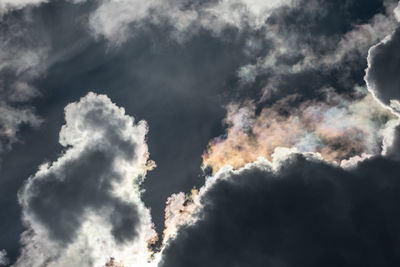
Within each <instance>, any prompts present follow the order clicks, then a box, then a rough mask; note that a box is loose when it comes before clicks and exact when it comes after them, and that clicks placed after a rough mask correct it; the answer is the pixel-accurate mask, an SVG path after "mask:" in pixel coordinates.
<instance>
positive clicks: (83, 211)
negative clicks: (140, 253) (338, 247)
mask: <svg viewBox="0 0 400 267" xmlns="http://www.w3.org/2000/svg"><path fill="white" fill-rule="evenodd" d="M65 112H66V115H65V116H66V124H65V125H64V126H63V127H62V129H61V132H60V143H61V144H62V145H63V146H65V147H66V151H65V152H64V153H63V154H62V155H61V156H60V157H59V159H58V160H57V161H55V162H53V163H51V164H47V165H43V166H41V167H40V168H39V171H38V172H37V173H36V174H35V175H34V176H32V177H30V178H29V179H28V181H27V182H26V184H25V185H24V187H23V188H22V190H21V191H20V193H19V199H20V203H21V205H22V207H23V214H24V216H23V219H24V221H25V224H26V226H27V227H28V229H29V231H28V232H27V234H26V236H24V237H23V238H22V239H23V243H24V245H25V247H24V249H23V251H22V255H21V257H20V258H19V260H18V261H17V266H24V265H25V266H26V264H29V265H30V266H41V265H42V264H44V263H45V262H47V263H46V266H47V265H49V266H53V265H54V266H57V264H61V262H62V259H63V258H64V261H65V258H67V259H68V258H69V257H77V258H78V259H79V260H78V261H80V262H81V264H85V262H86V261H91V262H93V264H94V263H95V262H96V261H97V262H99V261H100V262H101V260H103V261H104V258H100V259H99V258H96V253H95V252H96V242H99V243H100V245H99V246H107V242H110V241H109V240H107V235H106V234H104V233H102V232H101V231H99V230H97V233H96V236H92V233H90V232H87V231H89V230H90V228H89V230H88V229H86V228H82V227H84V226H83V225H84V224H85V222H87V221H88V220H89V221H91V220H92V221H93V220H94V221H95V220H96V219H93V218H92V217H93V214H94V215H96V216H99V217H100V220H99V221H98V222H97V223H95V225H96V226H93V227H100V229H101V224H102V223H103V224H105V225H106V226H107V225H109V226H110V230H109V231H110V233H111V235H112V237H113V238H114V241H111V242H115V244H114V246H116V248H119V249H121V247H119V246H123V245H125V244H126V243H127V242H128V241H129V242H130V243H134V240H136V239H137V238H138V237H139V236H143V234H145V233H146V231H149V229H150V230H151V228H149V229H145V228H143V225H146V224H148V223H149V219H148V214H147V211H146V210H145V209H144V208H143V205H142V204H141V202H140V200H139V199H138V196H135V194H137V193H135V191H136V190H137V189H135V188H134V184H138V183H140V181H141V180H140V179H141V176H142V175H144V174H145V173H146V170H147V169H148V167H147V158H148V152H147V146H146V144H145V141H144V136H145V134H146V133H147V125H146V123H145V122H144V121H140V122H138V124H134V121H133V119H132V118H131V117H129V116H127V115H125V111H124V110H123V109H120V108H118V107H116V106H115V105H114V104H113V103H112V102H111V101H110V100H109V99H108V98H107V97H106V96H104V95H96V94H94V93H89V94H88V95H87V96H86V97H85V98H82V99H81V100H80V102H78V103H73V104H70V105H68V106H67V107H66V108H65ZM117 185H118V186H120V187H122V189H120V188H116V186H117ZM121 190H122V191H121ZM127 192H128V193H127ZM86 227H87V226H86ZM89 227H91V226H89ZM107 229H108V228H107V227H106V228H105V230H103V231H105V233H107V231H108V230H107ZM139 229H140V231H143V232H142V233H139V232H138V231H139ZM85 231H86V232H85ZM47 234H48V235H47ZM81 236H84V238H87V239H88V240H91V241H90V242H89V243H88V244H83V245H82V244H79V239H80V238H81ZM96 240H99V241H96ZM93 242H94V243H93ZM48 244H54V246H55V247H56V248H57V247H58V246H60V247H59V248H57V249H55V251H54V250H53V251H52V250H50V251H47V252H45V251H46V246H48ZM77 244H78V245H77ZM71 246H72V247H73V246H78V247H79V249H83V250H86V251H87V253H88V254H89V255H91V254H94V255H93V256H86V257H84V256H82V255H81V256H79V255H75V254H74V252H72V255H70V254H71V252H69V253H67V251H68V249H69V248H71ZM36 250H38V251H39V252H40V251H41V253H44V252H45V253H47V256H46V257H44V258H41V257H38V254H37V252H35V251H36ZM93 251H94V252H93ZM132 252H133V251H132ZM80 257H81V258H80ZM92 257H93V258H92ZM103 257H107V255H103ZM60 258H61V260H60ZM69 261H71V259H69ZM67 262H68V260H67ZM103 263H104V262H103ZM84 266H86V265H84Z"/></svg>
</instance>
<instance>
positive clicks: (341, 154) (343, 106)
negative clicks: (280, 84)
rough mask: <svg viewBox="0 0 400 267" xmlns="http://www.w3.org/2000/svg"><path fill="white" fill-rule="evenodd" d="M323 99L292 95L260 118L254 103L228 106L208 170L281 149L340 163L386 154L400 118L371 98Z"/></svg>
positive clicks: (335, 96)
mask: <svg viewBox="0 0 400 267" xmlns="http://www.w3.org/2000/svg"><path fill="white" fill-rule="evenodd" d="M324 93H325V94H326V99H324V100H323V101H315V100H313V101H310V100H306V101H303V102H301V101H300V103H299V101H297V100H298V98H299V96H289V97H287V98H284V99H282V100H280V101H278V102H276V103H275V104H273V105H272V106H270V107H266V108H264V109H262V110H261V111H260V112H259V114H256V106H255V105H254V104H251V103H250V104H248V103H245V104H244V106H240V105H237V104H236V105H230V106H228V115H227V118H226V120H225V122H226V124H227V125H228V129H227V132H226V134H224V135H222V136H220V137H217V138H214V139H213V140H212V141H211V142H210V143H209V146H208V149H207V151H206V152H205V154H204V155H203V165H204V167H211V168H212V170H213V172H214V173H215V172H217V171H218V170H219V169H221V168H222V167H223V166H225V165H231V166H232V167H233V168H234V169H238V168H240V167H243V166H244V165H245V164H246V163H250V162H253V161H255V160H256V159H257V158H258V157H265V158H267V159H271V157H272V154H273V152H274V150H275V148H276V147H295V148H296V149H298V150H299V151H301V152H318V153H320V154H321V155H322V157H323V158H324V159H325V160H327V161H330V162H336V163H337V164H340V163H341V161H342V160H349V159H350V158H352V157H355V156H361V155H362V154H366V155H376V154H380V153H381V150H382V148H381V144H382V141H383V139H384V138H385V133H384V131H385V130H387V129H389V128H390V127H391V125H392V124H393V122H394V121H396V119H397V117H396V116H394V115H393V114H391V112H389V111H388V110H386V109H385V108H383V107H382V106H380V105H379V104H378V103H376V101H375V100H374V98H373V97H372V96H371V95H370V94H365V92H364V93H362V95H361V97H360V96H359V98H358V100H354V99H352V98H346V97H344V96H341V95H338V94H336V93H334V92H332V91H331V90H325V92H324Z"/></svg>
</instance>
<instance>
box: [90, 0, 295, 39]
mask: <svg viewBox="0 0 400 267" xmlns="http://www.w3.org/2000/svg"><path fill="white" fill-rule="evenodd" d="M291 3H292V1H291V0H273V1H260V0H235V1H227V0H223V1H214V0H209V1H188V0H168V1H161V0H150V1H138V0H122V1H116V0H103V1H102V2H101V3H100V5H99V6H98V8H97V9H96V10H95V11H94V12H93V14H91V16H90V26H91V29H92V30H93V33H94V34H95V35H96V36H103V37H105V38H106V39H108V40H110V41H112V42H113V43H116V44H119V43H121V42H123V41H125V40H126V39H127V38H129V36H130V35H132V30H131V28H132V27H133V28H134V27H135V26H140V25H143V23H144V22H145V23H154V24H168V25H170V26H171V27H172V29H173V30H172V35H173V36H174V37H175V38H177V39H181V38H185V37H183V36H184V35H190V34H192V33H194V32H196V31H197V30H198V29H200V28H203V29H207V30H210V31H211V32H214V33H220V32H221V31H222V30H223V29H225V28H226V27H230V26H232V27H235V28H238V29H242V28H244V27H247V26H250V27H252V28H260V27H262V25H264V21H265V19H266V18H268V16H269V15H270V14H271V12H272V10H273V9H275V8H277V7H280V6H283V5H289V4H291Z"/></svg>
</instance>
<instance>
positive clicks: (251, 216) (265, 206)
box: [159, 155, 400, 267]
mask: <svg viewBox="0 0 400 267" xmlns="http://www.w3.org/2000/svg"><path fill="white" fill-rule="evenodd" d="M280 166H281V167H280V169H279V170H278V171H277V172H276V173H275V172H274V171H272V170H271V169H269V166H268V165H267V164H265V163H263V162H258V163H254V164H252V165H251V166H248V167H246V168H244V169H242V170H240V171H239V172H232V171H229V170H228V171H224V172H223V173H220V174H219V175H218V174H217V176H216V177H214V178H211V179H216V180H215V182H214V183H212V185H211V186H210V187H209V188H208V189H207V192H206V193H205V194H204V195H202V198H201V204H202V207H201V209H200V212H199V214H198V218H199V220H198V221H197V222H196V223H195V224H193V225H189V226H185V227H182V228H181V229H180V231H179V232H178V235H177V237H176V239H174V240H171V241H170V244H169V245H167V247H166V249H165V251H164V253H163V261H162V263H161V264H160V265H159V266H163V267H169V266H174V267H179V266H266V265H267V266H268V265H271V266H378V265H383V266H397V265H398V264H399V263H400V257H399V255H398V253H397V251H396V248H397V247H398V246H399V244H400V227H399V223H400V217H399V212H400V206H399V205H398V203H399V201H400V198H399V194H400V181H399V180H398V172H399V162H397V161H391V160H388V159H384V158H379V157H378V158H375V159H373V160H368V161H365V162H363V163H361V164H360V165H359V166H358V167H356V168H355V169H353V170H351V171H345V170H343V169H342V168H339V167H334V166H332V165H328V164H325V163H323V162H320V161H317V160H310V159H306V158H305V157H303V156H301V155H292V156H291V157H290V158H289V159H287V160H286V161H284V162H282V163H281V165H280Z"/></svg>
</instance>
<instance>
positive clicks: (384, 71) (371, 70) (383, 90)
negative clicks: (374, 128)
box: [365, 28, 400, 108]
mask: <svg viewBox="0 0 400 267" xmlns="http://www.w3.org/2000/svg"><path fill="white" fill-rule="evenodd" d="M399 45H400V28H397V29H396V30H395V31H394V32H393V34H391V35H389V36H387V37H386V38H385V39H384V40H383V41H382V42H380V43H379V44H377V45H375V46H373V47H372V48H371V49H370V50H369V55H368V69H367V73H366V76H365V80H366V82H367V84H368V88H369V90H370V91H371V92H372V93H373V94H374V95H375V97H376V98H377V99H378V100H379V101H381V102H382V103H383V104H385V105H387V106H390V105H393V104H394V103H393V102H391V101H393V100H400V91H399V86H400V78H399V75H398V73H399V71H400V63H399V62H400V57H399V55H398V53H396V50H397V49H398V47H399ZM394 108H396V107H394Z"/></svg>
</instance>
